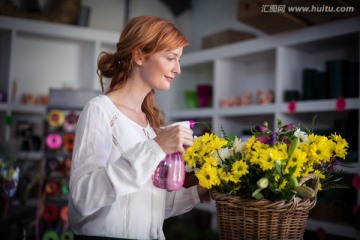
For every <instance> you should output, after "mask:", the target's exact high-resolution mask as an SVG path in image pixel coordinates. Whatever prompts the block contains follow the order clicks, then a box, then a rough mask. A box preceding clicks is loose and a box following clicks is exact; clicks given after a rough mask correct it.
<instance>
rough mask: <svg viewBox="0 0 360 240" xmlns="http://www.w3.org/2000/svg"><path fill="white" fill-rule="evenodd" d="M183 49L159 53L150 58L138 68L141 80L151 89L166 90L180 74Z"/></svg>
mask: <svg viewBox="0 0 360 240" xmlns="http://www.w3.org/2000/svg"><path fill="white" fill-rule="evenodd" d="M182 52H183V48H182V47H180V48H177V49H174V50H171V51H161V52H157V53H155V54H154V55H152V56H150V57H149V58H148V59H147V60H146V61H144V62H143V64H142V65H141V67H140V76H141V79H142V80H143V81H144V82H145V83H146V84H147V85H148V86H149V87H150V88H151V89H156V90H168V89H169V88H170V85H171V82H172V81H173V80H174V78H175V77H176V76H177V75H179V74H180V71H181V70H180V62H179V60H180V57H181V55H182Z"/></svg>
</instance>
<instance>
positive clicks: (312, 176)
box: [299, 173, 320, 193]
mask: <svg viewBox="0 0 360 240" xmlns="http://www.w3.org/2000/svg"><path fill="white" fill-rule="evenodd" d="M309 180H314V184H313V186H312V189H314V190H315V192H316V193H317V192H318V190H319V183H320V179H319V176H318V175H316V174H315V173H310V174H309V175H307V176H306V177H303V178H302V179H301V180H300V182H299V186H301V185H302V184H304V183H305V182H307V181H309Z"/></svg>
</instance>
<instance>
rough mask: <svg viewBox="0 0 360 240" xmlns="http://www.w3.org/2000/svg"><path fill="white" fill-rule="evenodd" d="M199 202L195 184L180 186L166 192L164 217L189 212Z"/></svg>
mask: <svg viewBox="0 0 360 240" xmlns="http://www.w3.org/2000/svg"><path fill="white" fill-rule="evenodd" d="M199 203H200V198H199V194H198V192H197V190H196V186H193V187H190V188H181V189H180V190H178V191H171V192H167V194H166V206H165V219H166V218H169V217H174V216H177V215H180V214H183V213H186V212H189V211H190V210H191V209H192V208H193V207H194V206H196V205H198V204H199Z"/></svg>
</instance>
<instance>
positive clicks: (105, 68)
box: [97, 16, 189, 132]
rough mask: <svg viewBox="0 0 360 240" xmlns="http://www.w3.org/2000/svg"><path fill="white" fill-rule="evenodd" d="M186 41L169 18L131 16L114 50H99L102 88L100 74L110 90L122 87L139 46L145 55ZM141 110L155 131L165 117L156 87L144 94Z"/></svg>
mask: <svg viewBox="0 0 360 240" xmlns="http://www.w3.org/2000/svg"><path fill="white" fill-rule="evenodd" d="M188 44H189V42H188V40H187V39H186V37H185V36H184V35H183V34H182V33H181V32H180V31H179V30H178V29H177V28H176V27H175V26H174V25H173V24H172V23H171V22H169V21H168V20H166V19H163V18H159V17H156V16H139V17H135V18H133V19H131V20H130V21H129V22H128V23H127V24H126V25H125V27H124V29H123V31H122V33H121V35H120V39H119V42H118V43H117V44H116V52H114V53H112V52H102V53H100V55H99V58H98V70H97V73H98V75H99V78H100V84H101V88H102V90H103V91H104V81H103V77H106V78H110V79H111V81H110V85H109V90H108V92H110V91H113V90H114V89H116V88H121V87H122V86H123V85H124V83H125V82H126V80H127V79H128V76H129V75H130V73H131V72H132V71H133V55H134V54H135V51H136V50H141V53H142V55H143V56H144V57H145V59H147V58H148V57H150V56H151V55H153V54H154V53H157V52H159V51H164V50H174V49H176V48H179V47H185V46H187V45H188ZM142 110H143V111H144V113H145V114H146V117H147V119H148V121H149V122H150V125H151V126H152V127H153V128H154V130H155V131H156V132H158V130H159V128H160V127H161V126H162V125H164V123H165V122H164V117H163V115H162V113H161V112H160V110H159V108H158V107H157V106H156V103H155V90H154V89H153V90H151V91H150V92H149V94H148V95H147V96H146V97H145V99H144V102H143V104H142Z"/></svg>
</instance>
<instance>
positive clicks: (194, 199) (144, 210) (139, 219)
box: [68, 95, 200, 239]
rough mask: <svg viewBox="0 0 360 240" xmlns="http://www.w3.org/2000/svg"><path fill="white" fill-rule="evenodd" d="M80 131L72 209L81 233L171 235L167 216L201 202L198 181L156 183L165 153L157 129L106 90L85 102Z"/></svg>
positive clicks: (139, 236)
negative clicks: (129, 113) (171, 186)
mask: <svg viewBox="0 0 360 240" xmlns="http://www.w3.org/2000/svg"><path fill="white" fill-rule="evenodd" d="M147 134H149V135H150V139H148V137H147ZM75 136H76V137H75V145H74V152H73V158H72V166H71V175H70V184H69V185H70V195H69V213H68V214H69V223H70V227H71V229H72V230H73V231H74V233H75V234H78V235H90V236H104V237H118V238H132V239H165V236H164V233H163V230H162V226H163V222H164V219H165V218H168V217H171V216H176V215H179V214H182V213H185V212H188V211H190V210H191V209H192V208H193V207H194V206H195V205H197V204H199V203H200V199H199V196H198V193H197V191H196V187H191V188H189V189H185V188H182V189H181V190H179V191H172V192H168V191H166V190H163V189H159V188H157V187H155V186H153V184H152V179H151V176H152V174H153V172H154V171H155V169H156V167H157V165H158V164H159V162H160V161H161V160H162V159H164V157H165V153H164V152H163V151H162V149H161V148H160V146H159V145H158V144H157V143H156V142H155V141H154V140H153V138H154V137H155V136H156V134H155V132H154V130H153V129H152V128H151V127H150V125H148V126H147V127H146V128H143V127H141V126H140V125H138V124H137V123H135V122H133V121H132V120H130V119H129V118H127V117H126V116H125V115H124V114H122V113H121V112H120V111H119V110H118V109H117V108H116V106H115V105H114V104H113V103H112V101H111V100H110V99H109V98H108V97H107V96H106V95H100V96H98V97H96V98H94V99H92V100H91V101H90V102H89V103H88V104H87V105H86V106H85V108H84V109H83V111H82V113H81V115H80V117H79V121H78V123H77V127H76V135H75Z"/></svg>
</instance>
